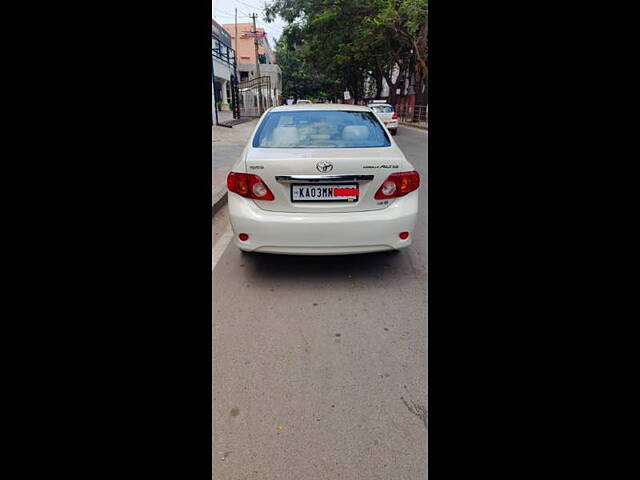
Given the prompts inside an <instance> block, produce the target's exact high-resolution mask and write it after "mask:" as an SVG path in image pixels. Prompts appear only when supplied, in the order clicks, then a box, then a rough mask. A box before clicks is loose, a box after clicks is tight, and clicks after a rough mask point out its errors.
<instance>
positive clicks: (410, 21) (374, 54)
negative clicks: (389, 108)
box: [265, 0, 428, 101]
mask: <svg viewBox="0 0 640 480" xmlns="http://www.w3.org/2000/svg"><path fill="white" fill-rule="evenodd" d="M427 14H428V2H427V0H273V1H272V2H271V3H270V4H268V5H267V7H266V8H265V17H266V20H267V21H268V22H269V21H272V20H274V19H275V18H276V16H280V17H281V18H283V19H284V20H285V21H286V22H287V23H288V26H287V27H286V28H285V33H284V35H286V37H287V45H286V49H287V50H289V51H295V52H296V55H298V58H299V59H300V61H301V62H302V65H303V66H304V68H306V71H307V73H310V74H312V75H313V76H314V78H318V79H320V78H322V79H324V81H326V82H328V83H329V84H330V85H332V86H333V85H335V84H337V85H338V86H339V88H340V89H346V90H348V91H349V92H350V93H351V96H352V97H353V98H354V99H355V100H356V101H357V100H360V99H361V98H363V97H364V95H365V92H364V79H365V78H367V77H369V76H372V77H373V78H374V80H375V84H376V96H377V97H379V96H380V93H381V90H382V79H383V78H384V79H385V80H386V82H387V83H388V84H389V87H390V90H391V92H390V93H391V97H392V98H394V97H395V90H396V88H397V86H398V85H399V82H401V81H402V80H403V79H404V76H405V73H407V71H408V69H409V68H410V66H411V65H412V64H415V65H416V66H417V68H416V75H417V76H418V77H419V78H422V76H424V75H426V72H427V63H426V62H427V21H426V19H427ZM298 48H299V49H300V50H297V49H298ZM396 69H397V70H398V73H399V74H398V75H397V76H396V79H395V82H393V81H392V80H393V73H394V70H396ZM369 72H371V74H370V73H369ZM283 74H284V72H283ZM294 78H295V75H294V76H293V77H292V81H294V80H293V79H294ZM297 81H300V78H297ZM320 83H322V82H320Z"/></svg>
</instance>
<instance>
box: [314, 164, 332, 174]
mask: <svg viewBox="0 0 640 480" xmlns="http://www.w3.org/2000/svg"><path fill="white" fill-rule="evenodd" d="M316 168H317V169H318V171H319V172H322V173H327V172H330V171H331V170H333V165H332V164H330V163H329V162H318V163H317V164H316Z"/></svg>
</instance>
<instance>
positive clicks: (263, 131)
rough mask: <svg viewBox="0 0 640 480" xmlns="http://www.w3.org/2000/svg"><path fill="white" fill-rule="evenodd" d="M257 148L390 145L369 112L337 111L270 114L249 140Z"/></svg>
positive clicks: (375, 119)
mask: <svg viewBox="0 0 640 480" xmlns="http://www.w3.org/2000/svg"><path fill="white" fill-rule="evenodd" d="M253 146H254V147H258V148H362V147H389V146H391V142H390V140H389V137H388V136H387V134H386V132H385V131H384V128H383V127H382V125H380V122H379V121H378V119H377V118H376V117H375V115H374V114H373V113H371V112H355V111H354V112H349V111H340V110H321V111H311V110H307V111H301V112H296V111H292V112H271V113H269V114H267V117H266V118H265V119H264V121H263V122H262V124H261V125H260V127H259V128H258V131H257V132H256V135H255V137H254V139H253Z"/></svg>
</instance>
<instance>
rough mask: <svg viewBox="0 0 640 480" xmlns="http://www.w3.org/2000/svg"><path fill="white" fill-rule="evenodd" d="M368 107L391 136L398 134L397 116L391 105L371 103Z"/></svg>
mask: <svg viewBox="0 0 640 480" xmlns="http://www.w3.org/2000/svg"><path fill="white" fill-rule="evenodd" d="M368 107H369V108H370V109H371V110H373V112H374V113H375V114H376V115H377V116H378V118H380V120H382V123H384V125H385V126H386V127H387V129H389V131H390V132H391V135H395V134H397V133H398V114H397V113H396V111H395V109H394V108H393V106H392V105H389V104H388V103H377V102H373V103H370V104H369V105H368Z"/></svg>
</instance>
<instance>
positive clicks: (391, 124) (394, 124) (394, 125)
mask: <svg viewBox="0 0 640 480" xmlns="http://www.w3.org/2000/svg"><path fill="white" fill-rule="evenodd" d="M385 126H386V127H387V129H389V130H397V129H398V121H397V120H394V121H392V122H389V123H387V124H386V125H385Z"/></svg>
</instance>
